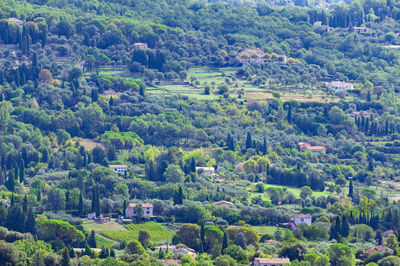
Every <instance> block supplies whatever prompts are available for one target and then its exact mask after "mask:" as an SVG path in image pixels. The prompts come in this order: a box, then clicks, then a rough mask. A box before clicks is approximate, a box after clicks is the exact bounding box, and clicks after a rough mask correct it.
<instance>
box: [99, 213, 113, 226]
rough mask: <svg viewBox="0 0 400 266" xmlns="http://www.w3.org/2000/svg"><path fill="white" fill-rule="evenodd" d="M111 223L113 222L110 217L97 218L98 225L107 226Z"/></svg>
mask: <svg viewBox="0 0 400 266" xmlns="http://www.w3.org/2000/svg"><path fill="white" fill-rule="evenodd" d="M110 221H111V219H110V217H103V216H102V215H100V217H97V218H96V223H98V224H106V223H109V222H110Z"/></svg>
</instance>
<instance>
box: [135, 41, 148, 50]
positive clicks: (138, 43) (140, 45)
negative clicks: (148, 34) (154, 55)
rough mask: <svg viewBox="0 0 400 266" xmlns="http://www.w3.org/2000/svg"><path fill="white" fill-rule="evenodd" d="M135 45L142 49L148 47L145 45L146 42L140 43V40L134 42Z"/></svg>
mask: <svg viewBox="0 0 400 266" xmlns="http://www.w3.org/2000/svg"><path fill="white" fill-rule="evenodd" d="M135 47H137V48H139V49H142V50H146V49H148V48H149V46H148V45H147V43H142V42H137V43H135Z"/></svg>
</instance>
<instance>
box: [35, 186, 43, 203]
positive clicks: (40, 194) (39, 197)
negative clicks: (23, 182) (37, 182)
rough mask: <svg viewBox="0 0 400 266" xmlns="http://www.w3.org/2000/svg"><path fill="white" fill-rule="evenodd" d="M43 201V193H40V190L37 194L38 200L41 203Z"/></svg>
mask: <svg viewBox="0 0 400 266" xmlns="http://www.w3.org/2000/svg"><path fill="white" fill-rule="evenodd" d="M41 199H42V192H41V191H40V189H38V190H37V193H36V200H37V201H38V202H40V200H41Z"/></svg>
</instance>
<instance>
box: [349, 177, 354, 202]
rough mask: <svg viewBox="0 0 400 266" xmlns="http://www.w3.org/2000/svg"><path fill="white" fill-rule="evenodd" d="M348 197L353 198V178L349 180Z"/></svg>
mask: <svg viewBox="0 0 400 266" xmlns="http://www.w3.org/2000/svg"><path fill="white" fill-rule="evenodd" d="M349 197H350V198H353V178H350V184H349Z"/></svg>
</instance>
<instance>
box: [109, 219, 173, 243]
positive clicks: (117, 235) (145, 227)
mask: <svg viewBox="0 0 400 266" xmlns="http://www.w3.org/2000/svg"><path fill="white" fill-rule="evenodd" d="M124 227H125V228H126V229H127V230H128V231H103V232H102V234H103V235H105V236H107V237H109V238H112V239H115V240H118V241H129V240H131V239H137V238H138V235H139V231H140V230H142V231H147V232H148V233H149V234H150V237H151V240H152V241H155V242H160V241H170V240H171V239H172V235H173V234H172V233H171V232H169V231H168V230H167V228H166V227H165V226H163V225H162V224H159V223H156V222H149V223H145V224H129V225H125V226H124Z"/></svg>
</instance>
